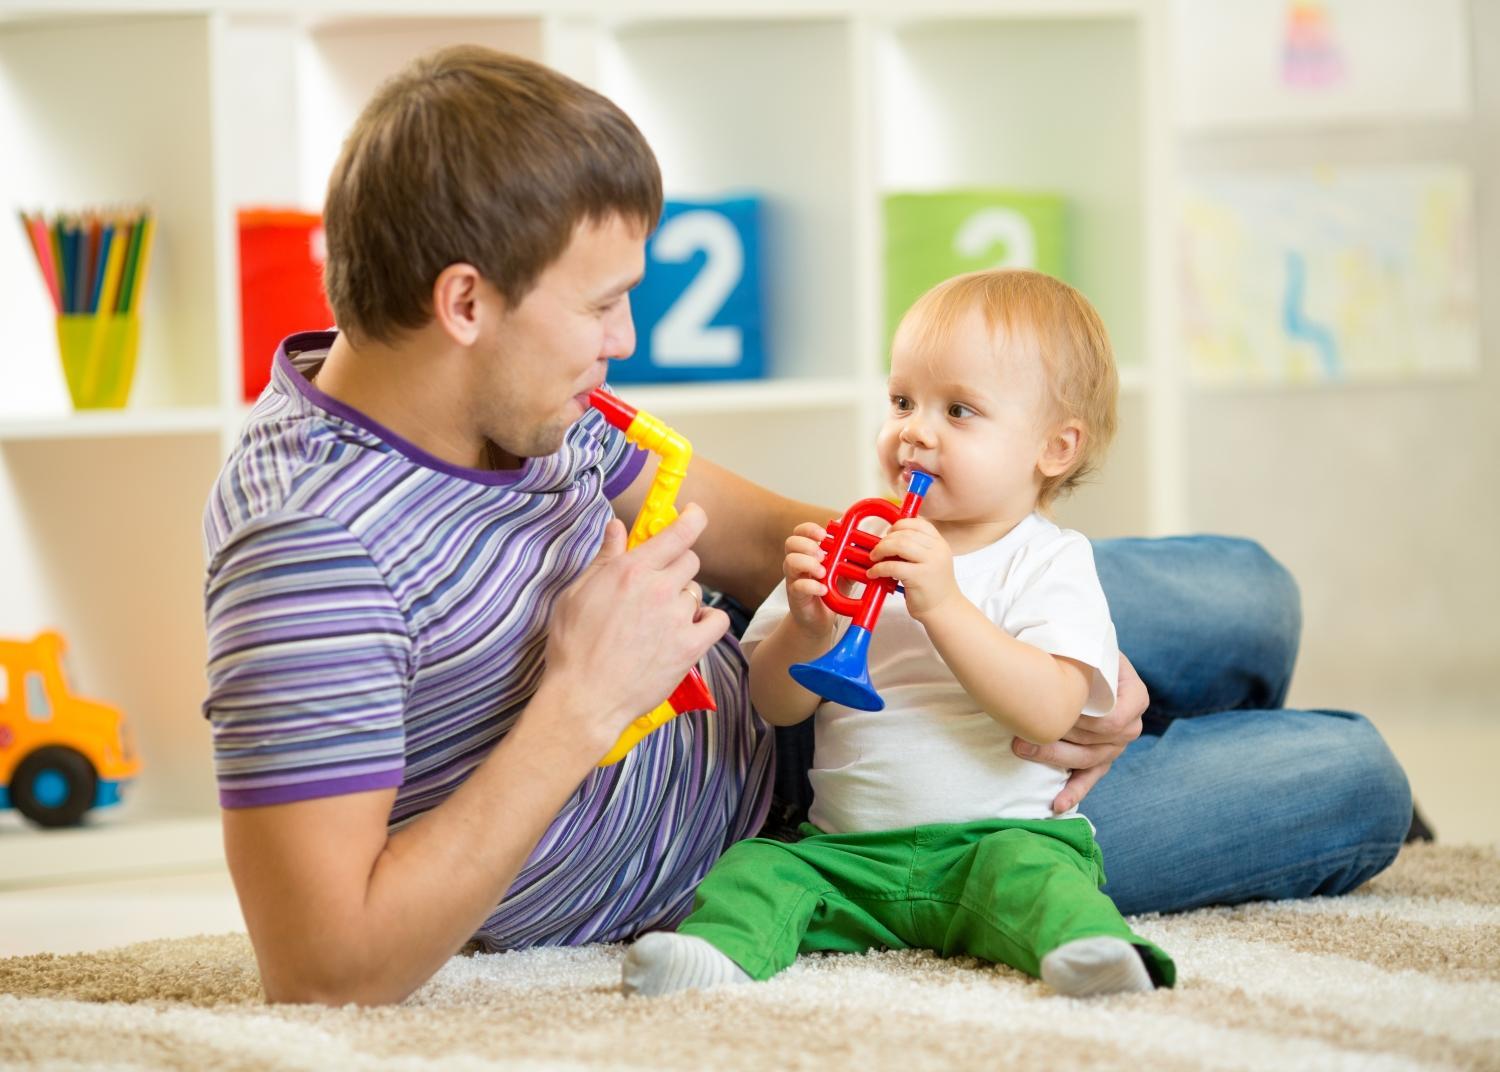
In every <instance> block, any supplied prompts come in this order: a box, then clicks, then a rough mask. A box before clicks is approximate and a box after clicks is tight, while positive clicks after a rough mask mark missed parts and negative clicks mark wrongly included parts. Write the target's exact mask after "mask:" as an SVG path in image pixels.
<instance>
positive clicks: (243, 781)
mask: <svg viewBox="0 0 1500 1072" xmlns="http://www.w3.org/2000/svg"><path fill="white" fill-rule="evenodd" d="M333 339H334V335H333V334H332V333H329V332H310V333H306V334H302V335H294V336H292V337H291V338H289V339H288V340H287V341H286V342H285V343H283V345H282V348H281V350H280V351H279V352H278V353H277V355H276V360H275V365H274V367H273V369H272V376H271V384H270V386H269V387H268V388H267V390H266V392H265V394H263V395H262V396H261V398H260V400H259V402H258V403H257V404H256V406H255V408H254V410H253V411H252V412H251V415H250V418H249V421H248V423H247V424H246V426H245V429H244V433H243V435H242V436H241V439H240V442H239V444H238V446H237V447H236V448H235V450H234V452H233V453H232V454H231V455H230V458H229V461H228V462H227V463H226V464H225V467H224V470H223V472H222V473H221V474H220V476H219V480H218V483H217V485H216V486H215V488H214V490H213V493H212V494H211V496H210V498H209V502H208V506H207V509H206V511H205V514H204V529H205V537H206V541H207V551H208V579H207V585H206V591H205V604H206V618H207V626H208V697H207V699H206V700H205V702H204V713H205V715H206V716H207V717H208V719H209V721H210V724H211V727H212V731H213V742H214V761H215V768H216V771H217V775H218V781H219V798H220V802H221V804H222V805H223V806H224V807H225V808H242V807H254V806H256V805H263V804H275V803H281V802H286V801H295V800H306V799H310V798H314V797H323V796H332V795H336V794H340V793H351V792H359V791H361V790H368V789H377V788H384V787H396V802H395V805H394V807H393V808H392V811H391V819H390V823H391V827H392V828H393V829H394V828H396V827H399V826H401V825H403V824H405V823H408V822H410V821H411V820H412V819H413V818H415V817H416V816H418V815H420V814H422V813H423V812H424V811H426V810H427V809H429V808H432V807H434V806H435V805H437V804H439V803H441V802H442V801H443V800H444V799H446V798H447V796H448V794H450V793H452V792H453V791H454V789H456V788H457V787H458V786H459V785H460V784H461V783H462V782H463V780H464V778H465V777H467V775H468V774H469V772H470V771H471V770H473V768H474V767H475V766H476V765H477V764H478V763H480V762H481V761H482V760H483V759H484V757H485V756H486V755H488V754H489V752H490V750H491V748H493V747H494V745H495V743H496V741H498V740H499V739H500V738H501V737H503V736H504V734H505V732H506V731H507V730H508V729H509V728H510V726H511V725H512V724H513V723H514V722H515V720H516V718H517V717H518V715H519V714H520V712H521V709H522V708H523V707H524V706H525V704H526V702H527V701H528V700H529V699H530V697H531V695H532V693H533V692H534V691H535V690H536V687H537V683H538V681H539V680H540V678H541V675H542V670H543V661H544V658H543V656H544V649H545V643H546V634H547V621H548V617H549V615H550V613H551V610H552V605H553V603H554V601H555V600H556V599H557V597H558V595H559V593H561V592H562V591H563V589H565V588H566V587H567V586H568V585H569V584H570V583H571V582H572V581H573V580H574V579H575V578H576V577H577V576H578V574H579V573H580V572H581V571H582V570H583V569H584V568H585V567H586V566H587V565H588V564H589V563H590V562H591V561H592V560H593V557H594V554H595V553H596V552H597V550H598V548H599V545H600V543H601V542H602V540H603V534H604V527H605V525H606V523H607V522H608V520H609V518H610V516H611V512H610V505H609V499H610V497H612V496H613V495H615V494H617V493H619V492H620V491H622V490H623V489H624V488H626V487H627V486H628V485H629V484H630V482H631V481H632V480H633V479H634V477H635V475H636V474H637V473H638V472H639V471H640V468H641V465H642V464H643V461H644V455H642V454H641V453H640V452H639V451H636V450H635V449H634V448H633V447H631V446H630V445H629V444H628V443H627V442H626V441H625V439H624V437H623V436H622V435H621V434H620V433H619V432H617V431H615V430H614V429H612V428H610V427H609V426H608V425H607V424H606V423H605V422H604V421H603V420H602V419H601V418H600V417H599V415H598V414H596V413H594V412H592V411H590V412H589V413H587V414H586V415H585V416H584V417H583V418H582V419H581V420H579V421H578V422H577V423H576V424H575V425H574V426H573V427H572V428H571V429H570V430H569V431H568V434H567V437H566V440H565V441H564V443H563V446H562V448H561V449H560V450H558V451H557V453H555V454H552V455H550V456H548V457H544V458H531V459H527V460H526V461H525V463H524V464H523V465H522V466H521V468H519V469H515V470H504V471H485V470H473V469H464V468H461V467H458V466H453V465H449V464H447V463H445V462H442V461H440V460H439V459H437V458H435V457H433V456H431V455H429V454H427V453H425V452H424V451H422V450H420V449H419V448H417V447H416V446H414V445H413V444H411V443H409V442H406V441H405V440H403V439H401V438H400V437H398V436H397V435H395V434H394V433H392V432H391V431H390V430H388V429H385V428H382V427H381V426H380V425H378V424H376V423H375V422H374V421H372V420H370V419H369V418H367V417H365V416H363V415H362V414H360V413H358V412H356V411H354V410H352V409H350V408H348V407H347V406H344V405H342V404H340V403H339V402H337V401H335V400H334V399H332V398H329V397H328V396H326V395H324V394H323V393H322V392H320V391H319V390H318V389H317V388H316V386H315V385H314V384H312V383H310V382H309V381H308V379H307V376H308V375H309V374H311V373H313V372H315V370H316V369H317V367H318V365H319V364H320V363H321V362H322V360H323V358H324V356H326V353H327V350H328V347H329V346H331V345H332V343H333ZM701 669H702V670H703V672H704V675H705V677H706V678H707V680H708V684H709V687H710V689H711V690H712V691H713V694H714V697H715V699H716V701H717V702H718V705H719V711H718V712H717V713H714V714H709V713H705V712H697V713H693V714H688V715H683V716H681V717H678V718H676V719H673V720H672V721H671V722H670V723H668V724H667V725H666V726H665V727H663V728H662V729H660V730H658V731H657V732H655V733H653V734H651V735H650V736H649V737H647V738H646V740H645V741H643V742H642V743H641V744H639V745H637V746H636V748H635V749H634V750H633V751H632V752H631V753H630V754H629V755H628V756H627V757H626V758H625V759H624V760H623V761H621V762H620V763H618V764H615V765H614V766H612V767H607V768H604V769H602V770H596V771H594V772H593V773H592V774H590V775H589V777H588V778H587V779H586V780H585V781H584V782H583V784H582V785H581V786H580V787H579V788H578V790H577V792H575V793H574V794H573V796H572V797H571V798H570V799H569V801H568V802H567V804H565V805H564V806H563V808H562V810H561V811H560V812H559V813H558V815H557V818H556V819H555V820H554V821H553V823H552V825H551V827H550V829H548V831H547V833H546V834H545V835H543V837H542V839H541V841H540V843H539V844H538V845H537V847H536V849H535V850H534V851H533V852H532V854H531V857H530V858H529V859H528V861H527V863H526V865H525V866H524V867H523V868H522V870H521V873H520V874H519V875H518V876H517V877H516V880H515V883H514V884H513V885H512V886H511V888H510V890H509V891H508V892H507V893H506V895H505V898H504V899H503V900H502V901H501V903H500V904H499V906H497V908H496V909H495V911H494V913H493V914H492V915H491V916H490V918H489V919H488V920H487V921H486V922H485V924H484V926H483V928H481V930H480V932H479V933H478V935H476V937H477V938H479V939H480V941H481V942H482V943H483V944H484V945H485V946H486V947H487V948H490V949H514V948H520V947H524V946H531V945H560V944H575V943H581V942H590V941H615V940H620V939H624V938H627V937H630V936H631V935H634V934H637V933H640V932H641V931H644V930H650V929H653V928H660V927H667V926H671V925H672V924H674V923H675V922H676V921H677V920H679V919H681V918H682V917H683V916H684V915H686V914H687V912H688V910H689V909H690V908H691V904H692V891H693V888H694V886H696V885H697V883H698V881H699V880H700V879H701V878H702V877H703V875H704V874H705V873H706V872H707V871H708V868H709V866H710V865H711V864H712V863H713V862H714V860H715V859H716V858H717V857H718V856H719V855H720V854H721V853H722V852H723V851H724V850H725V849H727V848H728V847H729V846H730V845H731V844H733V843H734V842H735V841H738V840H740V839H741V838H744V837H748V836H750V835H751V834H753V833H755V831H756V830H757V829H758V828H759V825H760V823H761V821H762V820H763V818H764V815H765V811H766V807H767V805H768V803H769V796H770V769H769V768H770V760H771V748H772V743H771V733H770V731H769V730H768V729H767V727H766V726H765V724H764V723H762V722H761V721H760V719H759V718H757V717H756V716H755V715H754V714H752V713H751V710H750V704H749V698H748V695H747V688H746V668H745V662H744V659H743V657H742V656H741V654H740V651H739V646H738V644H737V643H736V642H735V641H734V640H733V639H732V638H726V639H725V640H724V641H723V642H721V643H720V644H718V645H717V646H716V647H715V648H714V649H713V650H712V651H711V652H710V653H709V654H708V656H707V657H705V659H704V661H703V664H702V666H701ZM494 821H495V823H496V824H500V823H503V822H505V816H504V815H498V814H497V815H496V816H495V819H494Z"/></svg>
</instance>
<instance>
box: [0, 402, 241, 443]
mask: <svg viewBox="0 0 1500 1072" xmlns="http://www.w3.org/2000/svg"><path fill="white" fill-rule="evenodd" d="M224 424H225V417H224V413H223V412H222V411H221V410H218V409H215V408H212V407H207V406H204V407H193V408H183V409H170V408H168V409H140V410H133V409H123V410H110V411H102V410H100V411H85V412H77V413H61V414H53V415H47V416H35V417H32V416H12V417H0V443H7V442H21V441H26V440H42V439H52V440H65V439H117V438H144V437H150V436H183V435H203V436H209V435H218V434H219V433H220V432H221V431H222V430H223V428H224Z"/></svg>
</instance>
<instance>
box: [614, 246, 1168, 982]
mask: <svg viewBox="0 0 1500 1072" xmlns="http://www.w3.org/2000/svg"><path fill="white" fill-rule="evenodd" d="M889 387H890V410H889V413H888V414H887V416H886V419H885V423H884V425H883V427H882V428H881V430H880V434H879V436H878V438H877V440H876V451H877V454H878V456H879V462H880V466H881V469H882V470H883V472H884V474H885V477H886V479H887V480H888V481H889V482H890V484H891V486H892V488H893V489H895V490H897V491H898V492H899V491H902V490H904V489H905V486H906V485H907V483H908V482H909V480H910V478H911V474H912V473H913V472H914V471H918V470H920V471H922V472H925V473H928V474H930V475H931V476H932V478H933V479H932V485H931V488H930V490H929V491H928V493H927V497H926V499H925V500H924V502H923V505H922V511H921V516H919V517H915V518H909V519H903V520H900V521H898V522H896V523H895V525H893V526H892V527H891V529H890V531H889V532H888V533H886V534H885V536H884V538H883V539H881V541H880V542H879V544H878V545H877V546H876V548H875V550H874V552H873V554H872V556H871V557H872V559H874V560H875V565H874V566H873V567H872V568H871V569H870V571H869V573H870V576H871V577H889V578H891V579H893V580H895V581H897V582H899V583H900V584H901V586H902V591H898V592H897V593H895V594H893V595H892V596H891V597H890V598H889V599H887V601H886V604H885V609H884V611H883V612H882V615H881V618H880V620H879V622H878V623H877V625H876V627H875V630H874V635H873V639H872V641H871V644H870V654H869V668H870V676H871V679H872V681H873V683H874V685H875V687H876V689H877V690H878V691H879V692H880V694H881V696H882V697H883V699H884V700H885V708H884V709H883V710H880V711H857V710H853V709H851V708H848V707H843V706H840V705H838V704H835V703H832V702H830V701H825V700H823V699H822V698H820V697H819V696H817V695H815V694H813V693H811V692H808V691H807V690H806V689H804V688H802V686H800V685H798V684H797V683H796V682H794V681H793V680H792V679H791V677H790V676H789V675H788V673H787V668H788V667H789V666H791V665H792V664H794V663H799V662H807V661H810V660H813V659H816V658H817V657H818V656H819V655H822V654H823V653H824V652H825V651H827V650H828V648H829V647H831V646H832V645H833V643H834V641H835V640H836V639H837V630H838V625H839V622H840V621H841V619H837V618H836V617H835V616H834V614H833V613H832V612H831V611H830V610H829V609H828V608H827V607H826V606H825V605H824V603H823V601H822V596H823V594H824V592H825V591H826V588H825V587H824V583H823V578H824V577H825V576H826V573H825V569H824V566H823V563H822V558H823V553H822V551H821V550H820V548H819V542H820V541H821V540H822V539H823V537H824V535H825V533H824V530H823V529H822V528H821V527H820V526H818V525H816V524H804V525H801V526H799V527H798V528H797V529H796V531H795V532H794V533H793V534H792V535H791V536H790V537H789V538H788V539H787V541H786V560H785V574H786V581H785V584H784V585H782V586H781V587H779V588H778V589H777V590H776V592H774V593H773V594H772V595H771V597H770V598H769V599H767V601H766V603H765V605H764V606H762V607H761V608H760V610H759V612H758V613H757V614H756V616H755V619H754V621H752V622H751V624H750V627H749V629H748V630H747V631H746V634H745V638H744V641H743V647H744V650H745V652H746V653H747V654H748V656H749V659H750V696H751V699H752V701H753V703H754V705H755V708H756V710H757V711H758V712H759V713H760V715H761V717H762V718H764V719H765V720H766V721H767V722H769V723H772V724H773V725H778V726H789V725H793V724H795V723H798V722H801V721H802V720H803V719H805V718H807V717H808V716H809V715H812V716H814V717H815V719H816V721H815V723H814V732H815V735H816V756H815V759H814V763H813V769H812V771H811V772H810V779H811V782H812V786H813V794H814V797H813V804H812V809H811V812H810V814H809V819H810V820H811V822H810V823H807V824H804V826H803V828H802V832H803V834H804V835H805V836H804V837H803V839H802V840H800V841H798V842H795V843H792V844H787V843H783V842H779V841H771V840H765V839H758V838H757V839H754V840H750V841H742V842H740V843H739V844H737V845H735V846H733V847H732V848H731V849H730V850H729V851H728V852H727V853H725V855H724V856H723V858H722V859H720V860H719V862H718V863H717V864H715V865H714V867H713V869H712V870H711V871H710V872H709V874H708V876H707V877H706V878H705V879H704V880H703V883H702V885H700V886H699V887H698V891H697V895H696V897H695V901H694V907H693V912H692V914H691V915H690V916H688V918H687V919H685V920H684V921H683V922H682V925H681V926H680V927H679V928H678V930H677V933H675V934H669V933H658V934H649V935H646V936H645V937H643V938H641V939H640V940H639V941H637V942H636V943H635V944H634V945H633V946H632V947H631V948H630V950H629V952H628V953H627V955H626V958H625V964H624V972H623V976H624V977H623V984H624V989H625V991H626V992H627V993H636V994H647V995H655V994H665V993H670V992H671V991H674V990H680V989H685V988H689V987H702V986H709V985H714V984H718V983H725V982H748V981H750V980H765V979H769V978H770V977H771V976H773V975H775V974H776V973H777V972H779V971H781V970H782V969H783V968H785V967H787V966H788V965H789V964H791V963H792V961H793V960H795V959H796V957H797V955H798V954H799V953H811V952H845V953H853V952H863V951H865V950H868V949H871V948H888V949H904V948H908V947H918V948H926V949H932V950H934V951H936V952H938V953H940V954H941V955H943V956H953V955H957V954H968V955H971V956H975V957H980V958H983V959H985V960H989V961H992V962H998V963H1003V964H1009V965H1011V966H1012V967H1015V968H1018V969H1020V970H1021V971H1024V972H1026V973H1027V974H1029V975H1032V976H1040V977H1041V978H1042V979H1043V980H1044V981H1045V982H1047V983H1048V984H1049V985H1050V986H1051V987H1052V988H1053V989H1055V990H1057V991H1059V992H1061V993H1064V994H1070V995H1074V996H1083V995H1092V994H1107V993H1117V992H1121V991H1144V990H1150V989H1152V988H1153V987H1154V986H1171V985H1172V983H1173V980H1174V978H1175V975H1176V969H1175V967H1174V965H1173V963H1172V960H1171V958H1169V957H1168V956H1167V955H1166V953H1164V952H1163V951H1162V950H1160V949H1158V948H1157V947H1156V946H1155V945H1153V944H1152V943H1150V942H1148V941H1146V940H1145V939H1144V938H1141V937H1140V936H1138V935H1136V934H1135V933H1133V932H1132V931H1131V930H1130V928H1129V926H1128V925H1127V924H1126V922H1125V920H1124V918H1123V917H1122V916H1121V915H1120V913H1119V911H1118V910H1117V909H1116V908H1115V906H1114V903H1113V902H1112V901H1111V900H1110V899H1109V898H1108V897H1107V896H1105V894H1104V893H1102V892H1101V891H1100V889H1099V886H1100V885H1101V883H1102V882H1103V881H1104V870H1103V866H1102V861H1101V859H1100V853H1099V847H1098V845H1097V844H1095V842H1094V836H1093V832H1094V828H1093V825H1092V824H1091V823H1090V822H1089V821H1088V820H1087V819H1086V818H1084V817H1083V816H1082V815H1080V814H1078V812H1077V810H1076V809H1074V810H1071V811H1069V812H1067V813H1065V814H1063V815H1057V816H1054V815H1053V813H1052V809H1051V802H1052V801H1053V799H1054V798H1055V797H1056V796H1057V794H1058V793H1059V792H1060V791H1061V789H1062V787H1063V784H1064V782H1065V781H1066V778H1067V772H1065V771H1061V770H1058V769H1056V768H1053V767H1049V766H1045V765H1043V764H1040V763H1036V762H1032V761H1029V760H1024V759H1021V758H1019V757H1018V756H1016V755H1015V754H1014V753H1013V752H1012V750H1011V742H1012V739H1013V738H1014V737H1020V738H1022V739H1024V740H1027V741H1031V742H1034V743H1036V744H1045V743H1050V742H1052V741H1056V740H1058V739H1060V738H1061V737H1062V736H1063V735H1064V734H1065V733H1067V732H1068V730H1069V729H1070V728H1071V727H1072V726H1073V724H1074V723H1075V722H1076V721H1077V720H1078V718H1079V713H1080V712H1082V713H1083V714H1084V715H1086V716H1090V715H1091V716H1102V715H1105V714H1108V713H1109V711H1110V710H1111V708H1112V707H1113V706H1114V702H1115V685H1116V680H1117V672H1118V666H1119V651H1118V648H1117V646H1116V640H1115V630H1114V625H1113V623H1112V622H1111V621H1110V616H1109V606H1108V604H1107V603H1106V602H1105V598H1104V592H1103V590H1102V589H1101V588H1100V585H1099V579H1098V576H1097V574H1096V573H1095V570H1094V557H1093V552H1092V549H1091V548H1090V546H1089V543H1088V540H1087V539H1085V538H1084V537H1083V536H1081V535H1080V534H1079V533H1076V532H1071V531H1067V530H1064V529H1060V528H1058V526H1057V525H1055V524H1054V523H1053V522H1052V521H1051V520H1049V519H1048V517H1047V516H1046V512H1047V510H1048V508H1049V507H1050V505H1051V504H1052V502H1053V501H1054V500H1055V499H1056V498H1057V496H1058V495H1059V494H1061V493H1062V492H1064V491H1066V490H1068V489H1070V488H1071V487H1072V486H1074V485H1075V484H1076V483H1077V482H1078V481H1079V480H1080V479H1081V478H1082V477H1083V476H1084V475H1085V474H1086V473H1088V472H1091V471H1092V470H1093V469H1094V468H1095V467H1096V466H1097V464H1098V463H1099V460H1100V459H1101V457H1102V455H1103V453H1104V450H1105V448H1106V447H1107V446H1108V444H1109V441H1110V438H1111V437H1112V436H1113V434H1114V429H1115V399H1116V393H1117V381H1116V375H1115V368H1114V359H1113V356H1112V354H1111V352H1110V345H1109V338H1108V335H1107V334H1106V332H1105V330H1104V325H1103V323H1102V322H1101V321H1100V319H1099V315H1098V313H1096V312H1095V311H1094V309H1093V307H1092V306H1091V305H1090V304H1089V303H1088V301H1087V300H1085V299H1084V298H1083V296H1082V295H1080V294H1079V293H1078V292H1077V291H1075V290H1074V289H1073V288H1071V287H1069V286H1067V285H1066V284H1064V283H1061V282H1059V281H1058V280H1056V279H1052V278H1051V277H1049V276H1046V275H1042V274H1040V273H1037V272H1030V271H1019V270H1004V271H988V272H976V273H972V274H969V275H964V276H959V277H957V278H955V279H950V280H948V281H946V282H944V283H941V284H939V285H938V286H937V287H934V288H933V289H932V290H931V291H929V292H928V293H927V294H925V295H923V297H922V298H920V299H919V300H918V301H917V303H916V304H915V305H914V306H913V307H912V308H911V310H910V311H909V312H908V313H907V314H906V316H905V318H904V319H903V320H902V322H901V325H900V327H899V329H898V330H897V333H896V338H895V342H894V346H893V350H892V355H891V374H890V383H889Z"/></svg>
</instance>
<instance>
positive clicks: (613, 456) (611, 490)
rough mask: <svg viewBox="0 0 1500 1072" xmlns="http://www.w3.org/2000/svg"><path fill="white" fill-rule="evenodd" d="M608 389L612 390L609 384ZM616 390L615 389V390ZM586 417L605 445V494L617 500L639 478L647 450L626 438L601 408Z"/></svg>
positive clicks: (590, 412)
mask: <svg viewBox="0 0 1500 1072" xmlns="http://www.w3.org/2000/svg"><path fill="white" fill-rule="evenodd" d="M605 390H606V391H607V390H609V388H608V387H607V386H606V387H605ZM611 393H613V392H611ZM583 420H585V421H588V422H589V432H590V434H592V435H593V436H594V438H595V439H597V440H598V441H599V444H600V446H602V447H603V448H604V457H603V459H602V460H601V461H600V463H599V465H600V468H601V469H602V470H603V473H604V497H605V498H606V499H613V498H614V497H615V496H617V495H619V494H620V493H621V492H623V491H624V490H625V489H626V488H628V487H630V485H631V482H632V481H634V480H635V478H636V474H638V473H639V472H640V471H641V469H642V468H643V467H644V466H645V464H646V452H645V451H644V450H641V449H640V448H639V447H637V446H636V445H635V444H634V443H632V442H630V440H628V439H626V438H625V433H624V432H622V431H620V430H619V429H618V428H616V427H615V426H614V425H612V424H610V423H609V422H608V421H606V420H605V419H604V415H603V414H602V413H600V412H599V411H598V410H596V409H593V408H590V409H589V410H588V411H587V412H586V413H585V414H584V415H583Z"/></svg>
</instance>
